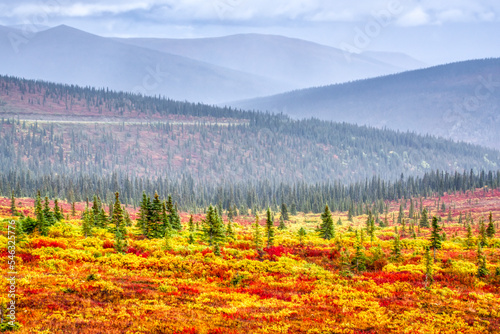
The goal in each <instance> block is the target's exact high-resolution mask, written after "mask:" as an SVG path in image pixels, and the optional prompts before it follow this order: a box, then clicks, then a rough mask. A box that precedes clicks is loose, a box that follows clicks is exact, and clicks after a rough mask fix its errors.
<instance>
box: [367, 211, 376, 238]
mask: <svg viewBox="0 0 500 334" xmlns="http://www.w3.org/2000/svg"><path fill="white" fill-rule="evenodd" d="M366 233H367V234H368V235H369V236H370V242H371V243H372V244H373V239H374V238H375V221H374V219H373V215H372V212H371V211H370V210H369V211H368V218H367V219H366Z"/></svg>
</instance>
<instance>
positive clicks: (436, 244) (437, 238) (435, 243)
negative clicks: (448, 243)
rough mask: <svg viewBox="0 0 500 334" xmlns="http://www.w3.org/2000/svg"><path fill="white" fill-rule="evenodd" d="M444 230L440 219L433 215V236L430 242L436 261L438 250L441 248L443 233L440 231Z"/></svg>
mask: <svg viewBox="0 0 500 334" xmlns="http://www.w3.org/2000/svg"><path fill="white" fill-rule="evenodd" d="M441 231H442V228H441V227H440V226H439V224H438V220H437V218H436V216H434V217H432V231H431V237H430V240H429V241H430V242H431V245H430V247H431V248H432V251H433V253H434V262H436V250H437V249H441V246H442V245H441V241H442V240H441V235H440V234H439V232H441Z"/></svg>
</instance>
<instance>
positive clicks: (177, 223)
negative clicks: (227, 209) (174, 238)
mask: <svg viewBox="0 0 500 334" xmlns="http://www.w3.org/2000/svg"><path fill="white" fill-rule="evenodd" d="M171 217H172V219H171V224H172V227H173V228H174V229H176V230H177V231H180V230H182V224H181V217H180V216H179V210H178V209H177V204H175V205H174V209H173V211H172V213H171ZM219 217H220V218H221V219H222V215H219Z"/></svg>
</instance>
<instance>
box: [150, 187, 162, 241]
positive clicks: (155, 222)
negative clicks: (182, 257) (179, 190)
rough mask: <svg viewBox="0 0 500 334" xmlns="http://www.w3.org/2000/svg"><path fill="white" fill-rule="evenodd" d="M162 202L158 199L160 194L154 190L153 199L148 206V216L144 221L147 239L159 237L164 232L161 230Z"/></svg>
mask: <svg viewBox="0 0 500 334" xmlns="http://www.w3.org/2000/svg"><path fill="white" fill-rule="evenodd" d="M162 215H163V214H162V203H161V201H160V196H158V193H156V192H155V195H154V198H153V201H152V203H151V207H150V216H149V217H148V219H147V222H146V237H148V238H149V239H154V238H161V237H162V236H163V234H164V233H165V232H163V231H162V230H163V225H164V224H163V220H162Z"/></svg>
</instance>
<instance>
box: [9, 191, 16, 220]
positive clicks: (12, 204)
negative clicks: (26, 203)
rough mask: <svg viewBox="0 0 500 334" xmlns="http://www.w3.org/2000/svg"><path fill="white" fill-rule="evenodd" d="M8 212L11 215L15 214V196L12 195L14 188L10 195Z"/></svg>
mask: <svg viewBox="0 0 500 334" xmlns="http://www.w3.org/2000/svg"><path fill="white" fill-rule="evenodd" d="M10 213H11V214H12V216H16V215H17V210H16V198H15V197H14V190H13V191H12V193H11V197H10Z"/></svg>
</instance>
